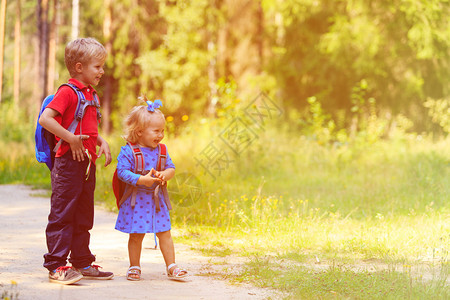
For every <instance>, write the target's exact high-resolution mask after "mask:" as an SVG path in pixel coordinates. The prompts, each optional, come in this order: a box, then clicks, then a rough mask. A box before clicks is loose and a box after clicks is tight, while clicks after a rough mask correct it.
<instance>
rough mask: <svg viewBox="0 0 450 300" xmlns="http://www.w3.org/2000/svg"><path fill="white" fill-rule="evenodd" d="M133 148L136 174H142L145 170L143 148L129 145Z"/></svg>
mask: <svg viewBox="0 0 450 300" xmlns="http://www.w3.org/2000/svg"><path fill="white" fill-rule="evenodd" d="M127 144H128V146H130V148H131V152H132V153H133V157H134V173H136V174H142V173H143V172H144V168H145V160H144V154H142V151H141V147H139V145H138V144H131V143H127Z"/></svg>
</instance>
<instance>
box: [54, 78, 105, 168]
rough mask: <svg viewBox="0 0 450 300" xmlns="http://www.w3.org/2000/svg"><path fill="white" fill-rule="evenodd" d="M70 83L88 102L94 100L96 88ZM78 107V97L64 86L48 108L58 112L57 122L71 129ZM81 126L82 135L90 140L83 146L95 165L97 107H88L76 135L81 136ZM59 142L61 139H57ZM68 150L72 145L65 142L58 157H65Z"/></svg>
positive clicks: (71, 80) (84, 141) (57, 154)
mask: <svg viewBox="0 0 450 300" xmlns="http://www.w3.org/2000/svg"><path fill="white" fill-rule="evenodd" d="M69 83H72V84H74V85H75V86H77V87H79V88H80V89H81V91H82V92H83V94H84V96H85V97H86V100H87V101H92V100H94V92H95V90H94V88H92V86H90V85H89V86H85V85H83V84H82V83H81V82H79V81H78V80H76V79H73V78H71V79H69ZM77 105H78V96H77V94H76V93H75V92H74V91H73V90H72V88H70V87H68V86H62V87H61V88H60V89H59V90H58V91H57V92H56V94H55V97H54V98H53V100H52V101H51V102H50V103H49V104H48V106H47V107H49V108H52V109H54V110H56V111H57V112H58V113H59V114H58V115H57V116H56V117H55V120H56V121H57V122H58V123H59V124H61V126H62V127H64V128H66V129H67V128H69V126H70V124H71V123H72V121H73V120H74V114H75V110H76V109H77ZM80 126H81V132H82V134H85V135H89V139H87V140H83V145H84V147H85V148H86V149H88V151H89V153H90V154H91V155H92V160H93V162H94V163H95V160H96V159H97V154H96V152H97V136H98V121H97V110H96V108H95V106H88V107H87V108H86V113H85V115H84V117H83V119H82V120H81V121H80V123H78V126H77V128H76V129H75V135H79V134H80ZM56 139H57V140H59V137H56ZM68 150H70V145H69V144H68V143H67V142H63V143H62V144H61V147H59V149H58V151H57V152H56V157H61V156H63V155H64V154H65V153H66V152H67V151H68Z"/></svg>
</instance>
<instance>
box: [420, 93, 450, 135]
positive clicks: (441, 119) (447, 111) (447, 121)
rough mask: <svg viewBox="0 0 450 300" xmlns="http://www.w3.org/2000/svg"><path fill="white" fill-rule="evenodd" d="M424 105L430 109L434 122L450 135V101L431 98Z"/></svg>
mask: <svg viewBox="0 0 450 300" xmlns="http://www.w3.org/2000/svg"><path fill="white" fill-rule="evenodd" d="M423 105H424V106H425V107H427V108H428V109H429V111H428V114H429V115H430V117H431V118H432V120H433V122H435V123H437V124H439V126H440V127H441V128H442V130H444V132H445V133H450V100H448V99H439V100H434V99H430V98H429V99H427V101H426V102H425V103H424V104H423Z"/></svg>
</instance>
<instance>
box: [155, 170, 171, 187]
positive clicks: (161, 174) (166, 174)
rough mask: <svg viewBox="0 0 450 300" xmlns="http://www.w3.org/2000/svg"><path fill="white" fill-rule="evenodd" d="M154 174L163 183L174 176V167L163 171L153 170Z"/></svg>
mask: <svg viewBox="0 0 450 300" xmlns="http://www.w3.org/2000/svg"><path fill="white" fill-rule="evenodd" d="M155 176H156V177H158V178H159V179H161V180H162V184H163V185H164V184H165V183H166V182H167V181H169V180H170V179H172V178H173V176H175V169H174V168H168V169H165V170H164V171H160V172H155Z"/></svg>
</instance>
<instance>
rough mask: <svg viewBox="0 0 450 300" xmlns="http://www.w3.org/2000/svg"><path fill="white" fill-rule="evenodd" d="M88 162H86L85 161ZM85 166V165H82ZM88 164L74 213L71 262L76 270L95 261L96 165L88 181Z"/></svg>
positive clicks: (84, 170) (83, 169) (92, 167)
mask: <svg viewBox="0 0 450 300" xmlns="http://www.w3.org/2000/svg"><path fill="white" fill-rule="evenodd" d="M85 162H86V160H85ZM81 164H82V165H84V164H83V163H81ZM86 167H87V164H86V165H85V166H84V168H82V171H83V175H82V178H83V180H82V181H81V182H80V186H79V189H80V192H81V193H80V195H79V197H78V202H77V207H76V210H75V213H74V225H73V234H72V241H71V244H72V247H71V253H70V259H69V261H70V262H71V263H72V265H73V266H74V267H75V268H84V267H87V266H90V265H91V264H92V262H94V261H95V256H94V255H92V253H91V250H90V249H89V243H90V238H91V234H90V233H89V230H91V229H92V226H93V225H94V190H95V180H96V179H95V165H94V164H92V165H91V170H90V174H89V178H88V180H86V179H85V178H86V176H85V175H84V174H85V172H86Z"/></svg>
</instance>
